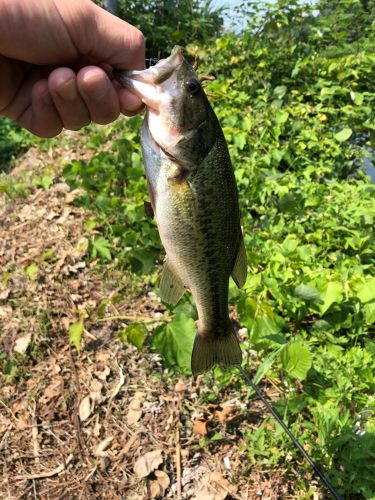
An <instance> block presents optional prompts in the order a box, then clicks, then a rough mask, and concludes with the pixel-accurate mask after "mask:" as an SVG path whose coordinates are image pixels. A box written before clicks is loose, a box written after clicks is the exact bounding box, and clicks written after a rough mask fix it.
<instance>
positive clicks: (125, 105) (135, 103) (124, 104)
mask: <svg viewBox="0 0 375 500" xmlns="http://www.w3.org/2000/svg"><path fill="white" fill-rule="evenodd" d="M117 92H118V96H119V99H120V109H121V113H123V114H124V115H126V116H134V115H137V114H138V113H140V112H141V111H142V110H143V109H144V104H143V102H142V101H141V100H140V99H139V97H137V96H135V95H134V94H132V93H131V92H129V90H127V89H124V88H123V87H122V88H120V89H119V90H117Z"/></svg>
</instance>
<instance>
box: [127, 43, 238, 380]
mask: <svg viewBox="0 0 375 500" xmlns="http://www.w3.org/2000/svg"><path fill="white" fill-rule="evenodd" d="M117 78H118V79H119V80H120V81H121V82H122V83H123V84H124V85H125V86H126V87H128V88H129V89H130V90H132V91H133V92H135V93H136V94H137V95H139V96H140V97H141V98H142V99H143V100H144V102H145V104H146V107H147V112H146V117H145V120H144V123H143V126H142V130H141V144H142V151H143V158H144V164H145V170H146V177H147V181H148V186H149V192H150V197H151V203H152V206H153V210H154V213H155V218H156V221H157V225H158V229H159V233H160V238H161V241H162V243H163V245H164V248H165V250H166V254H167V259H166V262H165V264H164V269H163V274H162V278H161V283H160V295H161V298H162V300H163V301H165V302H167V303H169V304H172V305H174V304H176V303H177V302H178V301H179V299H180V298H181V296H182V295H183V293H184V291H185V290H186V289H189V290H190V291H191V293H192V295H193V297H194V300H195V303H196V306H197V311H198V317H199V320H198V334H197V337H196V340H195V343H194V348H193V354H192V371H193V374H197V373H200V372H203V371H205V370H207V369H208V368H210V367H211V366H212V365H214V364H219V365H232V364H239V363H240V362H241V358H242V356H241V349H240V347H239V344H238V340H237V338H236V336H235V333H234V330H233V326H232V323H231V321H230V319H229V315H228V285H229V277H230V276H231V275H232V276H233V278H234V280H235V282H236V283H237V285H238V286H242V285H243V284H244V282H245V280H246V254H245V248H244V243H243V237H242V232H241V226H240V216H239V207H238V195H237V188H236V182H235V177H234V173H233V168H232V165H231V161H230V157H229V153H228V148H227V145H226V142H225V138H224V135H223V132H222V130H221V127H220V125H219V122H218V120H217V118H216V115H215V113H214V111H213V110H212V108H211V106H210V104H209V102H208V100H207V97H206V95H205V94H204V91H203V89H202V87H201V85H200V82H199V79H198V76H197V75H196V73H195V71H194V69H193V68H192V67H191V66H190V65H189V64H188V63H187V62H186V60H185V59H184V58H183V56H182V54H181V50H180V49H179V48H178V47H176V48H175V49H174V50H173V52H172V54H171V56H170V57H169V58H168V59H165V60H162V61H160V62H159V63H158V64H157V65H156V66H153V67H152V68H149V69H148V70H145V71H142V72H138V71H137V72H126V73H124V76H121V75H120V77H117ZM150 86H151V87H152V88H151V89H150Z"/></svg>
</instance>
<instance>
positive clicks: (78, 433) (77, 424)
mask: <svg viewBox="0 0 375 500" xmlns="http://www.w3.org/2000/svg"><path fill="white" fill-rule="evenodd" d="M68 345H69V354H70V363H71V367H72V372H73V376H74V381H75V386H76V397H75V404H74V408H73V422H74V429H75V431H76V437H77V443H78V451H79V458H80V460H81V462H83V455H82V450H83V440H82V434H81V424H80V422H79V418H78V411H79V410H78V408H79V400H80V394H81V390H80V384H79V378H78V373H77V369H76V365H75V363H74V358H73V352H72V348H71V346H70V344H68Z"/></svg>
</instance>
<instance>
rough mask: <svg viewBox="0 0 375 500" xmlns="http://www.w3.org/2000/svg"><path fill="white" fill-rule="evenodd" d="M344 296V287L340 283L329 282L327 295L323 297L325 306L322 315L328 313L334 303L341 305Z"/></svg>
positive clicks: (321, 309) (321, 308)
mask: <svg viewBox="0 0 375 500" xmlns="http://www.w3.org/2000/svg"><path fill="white" fill-rule="evenodd" d="M343 294H344V286H343V284H342V283H341V282H340V281H329V282H328V285H327V289H326V291H325V293H324V294H323V295H322V300H323V304H322V305H321V307H320V313H321V314H324V313H325V312H327V311H328V309H329V308H330V307H331V305H332V304H333V303H334V302H337V303H340V302H341V301H342V298H343Z"/></svg>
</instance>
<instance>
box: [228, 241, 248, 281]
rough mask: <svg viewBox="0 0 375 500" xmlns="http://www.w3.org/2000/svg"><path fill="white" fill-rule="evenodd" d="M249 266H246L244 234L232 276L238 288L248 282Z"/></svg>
mask: <svg viewBox="0 0 375 500" xmlns="http://www.w3.org/2000/svg"><path fill="white" fill-rule="evenodd" d="M246 275H247V266H246V249H245V243H244V241H243V236H242V235H241V241H240V244H239V245H238V251H237V256H236V260H235V262H234V266H233V271H232V278H233V279H234V281H235V283H236V285H237V286H238V288H241V287H243V286H244V284H245V282H246Z"/></svg>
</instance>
